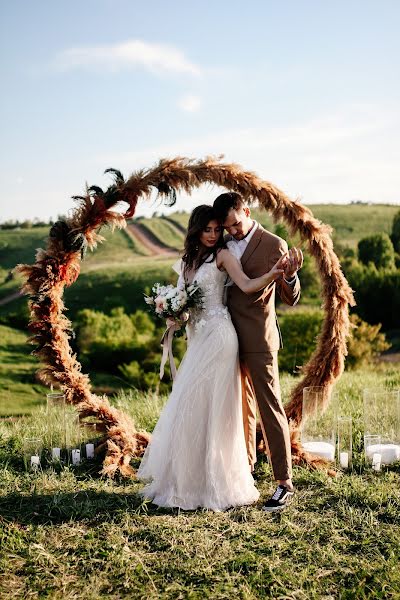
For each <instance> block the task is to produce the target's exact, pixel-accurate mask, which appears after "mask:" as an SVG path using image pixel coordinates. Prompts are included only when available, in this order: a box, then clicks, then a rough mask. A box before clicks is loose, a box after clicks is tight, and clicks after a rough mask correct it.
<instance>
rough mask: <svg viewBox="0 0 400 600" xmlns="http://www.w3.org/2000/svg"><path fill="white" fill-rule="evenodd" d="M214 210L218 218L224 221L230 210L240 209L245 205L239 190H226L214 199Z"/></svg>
mask: <svg viewBox="0 0 400 600" xmlns="http://www.w3.org/2000/svg"><path fill="white" fill-rule="evenodd" d="M213 206H214V210H215V214H216V215H217V219H218V220H220V221H221V222H222V223H223V222H224V221H225V219H226V217H227V216H228V213H229V211H230V210H232V209H233V210H238V209H239V208H242V207H243V206H244V202H243V199H242V197H241V195H240V194H238V193H237V192H225V193H224V194H221V195H220V196H218V198H216V199H215V200H214V204H213Z"/></svg>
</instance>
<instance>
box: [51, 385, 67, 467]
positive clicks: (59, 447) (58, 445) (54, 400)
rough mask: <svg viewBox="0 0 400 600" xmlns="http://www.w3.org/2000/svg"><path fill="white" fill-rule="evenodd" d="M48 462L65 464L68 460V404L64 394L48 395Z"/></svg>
mask: <svg viewBox="0 0 400 600" xmlns="http://www.w3.org/2000/svg"><path fill="white" fill-rule="evenodd" d="M46 399H47V439H46V447H47V449H48V451H47V454H48V460H49V461H50V462H65V461H66V459H67V431H66V403H65V395H64V394H63V393H62V392H54V393H53V392H52V393H50V394H46Z"/></svg>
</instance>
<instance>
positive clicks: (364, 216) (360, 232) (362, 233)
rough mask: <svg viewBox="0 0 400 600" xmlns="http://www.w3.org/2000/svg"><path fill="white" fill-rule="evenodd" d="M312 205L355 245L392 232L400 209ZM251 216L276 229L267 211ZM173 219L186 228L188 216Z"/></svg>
mask: <svg viewBox="0 0 400 600" xmlns="http://www.w3.org/2000/svg"><path fill="white" fill-rule="evenodd" d="M309 208H310V209H311V211H312V213H313V214H314V216H315V217H316V218H317V219H320V220H321V221H322V222H323V223H328V224H329V225H331V227H332V228H333V232H334V233H333V235H334V239H335V240H337V241H338V242H340V244H341V245H345V246H350V247H352V248H354V247H356V245H357V242H358V241H359V240H360V239H361V238H363V237H366V236H367V235H372V234H374V233H381V232H382V231H385V232H386V233H390V232H391V229H392V222H393V217H394V215H395V214H396V212H398V211H399V206H392V205H385V204H371V205H368V204H350V205H349V204H346V205H343V204H342V205H341V204H313V205H310V206H309ZM252 215H253V217H254V218H255V219H256V220H257V221H259V222H260V223H261V224H262V225H263V226H264V227H266V228H267V229H270V230H271V231H274V230H275V225H274V222H273V220H272V218H271V217H270V215H269V214H268V213H267V212H265V211H263V210H260V209H253V210H252ZM170 218H171V219H174V220H175V221H177V222H178V223H180V224H181V225H183V226H185V227H186V225H187V222H188V218H189V215H188V214H187V213H174V214H172V215H171V216H170Z"/></svg>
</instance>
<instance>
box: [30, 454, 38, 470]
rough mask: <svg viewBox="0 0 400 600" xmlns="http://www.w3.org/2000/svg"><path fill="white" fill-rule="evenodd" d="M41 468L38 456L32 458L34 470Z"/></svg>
mask: <svg viewBox="0 0 400 600" xmlns="http://www.w3.org/2000/svg"><path fill="white" fill-rule="evenodd" d="M39 466H40V458H39V455H38V454H34V455H33V456H31V467H32V469H37V468H38V467H39Z"/></svg>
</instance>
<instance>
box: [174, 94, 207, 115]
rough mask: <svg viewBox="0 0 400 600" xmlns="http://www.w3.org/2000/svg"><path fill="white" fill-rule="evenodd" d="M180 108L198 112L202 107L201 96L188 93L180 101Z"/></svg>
mask: <svg viewBox="0 0 400 600" xmlns="http://www.w3.org/2000/svg"><path fill="white" fill-rule="evenodd" d="M178 106H179V108H181V109H182V110H184V111H185V112H197V111H198V110H200V108H201V98H200V97H199V96H194V95H192V94H186V96H182V98H181V99H180V100H179V102H178Z"/></svg>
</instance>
